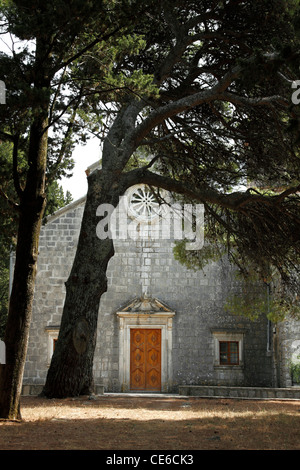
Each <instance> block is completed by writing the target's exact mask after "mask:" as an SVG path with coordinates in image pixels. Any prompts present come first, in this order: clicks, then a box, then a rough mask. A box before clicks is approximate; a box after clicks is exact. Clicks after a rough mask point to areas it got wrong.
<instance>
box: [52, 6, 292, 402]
mask: <svg viewBox="0 0 300 470" xmlns="http://www.w3.org/2000/svg"><path fill="white" fill-rule="evenodd" d="M298 21H299V7H298V3H297V2H294V1H284V0H282V1H278V0H276V1H275V0H274V1H264V0H251V1H239V0H226V1H225V0H224V1H203V2H198V1H196V2H195V1H186V0H184V1H182V0H175V1H172V2H170V1H164V2H157V7H156V8H155V9H154V10H152V11H151V12H148V13H147V12H146V14H145V15H144V16H141V17H140V18H139V21H138V24H137V25H136V28H135V29H134V30H133V32H132V35H131V38H132V37H134V35H135V37H136V38H138V37H139V38H140V42H139V48H138V52H137V51H136V50H134V49H133V50H132V51H131V53H128V54H127V55H125V57H124V56H122V57H119V56H118V54H114V51H113V50H112V49H111V48H110V47H109V45H107V49H106V50H105V51H104V50H103V49H100V50H99V51H97V53H96V54H95V55H89V56H88V57H87V58H86V60H83V61H81V63H80V67H78V69H77V73H78V74H79V77H81V78H82V79H83V77H84V76H85V74H86V73H87V72H88V73H89V74H92V75H94V80H93V81H91V82H90V83H89V84H88V85H87V86H88V87H89V89H90V91H91V92H92V91H94V90H95V88H96V87H97V86H98V83H99V78H98V79H97V77H99V73H100V72H101V67H102V64H103V58H104V57H105V56H107V54H111V57H112V61H111V66H110V68H109V76H108V77H107V81H106V84H107V91H106V93H104V94H102V95H101V94H98V95H93V100H88V99H87V101H86V103H85V105H86V107H85V112H84V113H82V114H81V118H82V120H83V122H86V120H87V121H89V120H90V122H92V123H94V122H96V121H97V119H99V118H101V134H100V133H99V138H102V139H103V154H102V167H101V169H99V170H98V171H95V172H93V173H92V174H91V175H90V176H89V177H88V194H87V200H86V205H85V210H84V215H83V221H82V227H81V232H80V237H79V243H78V248H77V252H76V256H75V259H74V264H73V268H72V270H71V273H70V277H69V279H68V281H67V283H66V299H65V305H64V310H63V316H62V322H61V327H60V334H59V338H58V342H57V346H56V348H55V352H54V355H53V358H52V362H51V366H50V369H49V372H48V377H47V381H46V384H45V387H44V394H45V395H46V396H48V397H65V396H70V395H79V394H81V393H90V392H91V391H92V390H93V372H92V367H93V357H94V350H95V341H96V328H97V318H98V310H99V303H100V299H101V295H102V294H103V293H104V292H105V291H106V288H107V280H106V269H107V265H108V262H109V260H110V259H111V257H112V256H113V254H114V248H113V241H112V240H111V239H110V238H106V239H104V240H103V239H101V240H100V239H99V238H98V237H97V234H96V226H97V223H98V222H99V217H98V216H97V208H98V207H99V206H101V205H102V204H111V205H113V206H116V205H117V204H118V202H119V197H120V196H122V195H123V194H124V192H125V191H126V189H127V188H129V187H130V186H132V185H134V184H138V183H144V184H147V185H149V186H151V187H156V188H163V189H166V190H168V191H171V192H172V193H173V194H174V196H175V197H178V195H180V197H184V198H185V200H189V201H191V202H195V201H200V202H201V203H203V204H204V205H205V212H206V236H207V237H209V239H210V240H211V241H214V242H215V243H216V244H220V243H222V244H224V243H225V246H226V248H227V251H228V252H229V253H230V254H231V256H232V259H233V260H234V261H235V262H236V263H237V264H238V265H239V266H240V267H241V268H242V269H244V268H245V267H246V266H247V265H249V264H251V265H252V268H253V267H254V269H255V270H257V271H258V272H259V274H260V275H261V276H262V277H264V276H269V275H270V273H271V272H272V273H273V272H274V271H276V272H277V273H278V275H279V276H280V277H281V279H282V280H283V281H285V282H286V283H287V284H289V287H290V288H291V286H293V287H295V286H296V287H297V280H296V283H295V282H294V279H295V278H294V272H295V271H296V272H297V271H298V269H299V232H300V230H299V229H300V224H299V222H300V221H299V146H298V143H297V135H298V133H299V109H298V108H297V107H296V106H295V105H294V104H293V102H292V101H291V95H292V91H293V90H292V82H293V80H296V79H297V73H298V72H299V70H298V66H299V53H298V46H299V34H298V29H297V28H298V25H299V22H298ZM128 41H129V39H128ZM136 77H139V78H140V87H139V88H137V89H135V90H134V93H133V91H132V90H131V89H130V88H131V87H132V86H133V83H134V79H135V78H136ZM117 83H119V86H120V85H122V88H119V89H118V90H116V84H117ZM295 124H296V126H295ZM138 151H139V152H141V151H145V152H147V153H148V154H149V155H151V156H152V157H151V158H150V160H149V161H148V162H147V164H145V163H142V162H141V160H140V159H139V158H137V152H138ZM249 184H250V186H249ZM243 187H245V189H242V188H243ZM93 227H94V229H93ZM100 328H101V325H100ZM78 331H80V332H81V343H82V344H81V347H80V348H78V347H77V346H78V345H77V343H76V342H74V338H75V337H76V333H77V332H78Z"/></svg>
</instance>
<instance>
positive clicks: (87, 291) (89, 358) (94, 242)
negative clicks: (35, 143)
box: [42, 171, 118, 398]
mask: <svg viewBox="0 0 300 470" xmlns="http://www.w3.org/2000/svg"><path fill="white" fill-rule="evenodd" d="M88 182H89V189H88V194H87V200H86V205H85V209H84V215H83V220H82V225H81V232H80V236H79V241H78V249H77V253H76V256H75V259H74V263H73V267H72V271H71V273H70V276H69V279H68V280H67V282H66V298H65V304H64V312H63V316H62V323H61V326H60V332H59V337H58V341H57V343H56V347H55V351H54V354H53V357H52V361H51V365H50V368H49V371H48V375H47V380H46V384H45V386H44V389H43V392H42V395H44V396H47V397H48V398H54V397H56V398H61V397H67V396H78V395H82V394H84V395H85V394H91V393H93V385H94V382H93V359H94V351H95V346H96V333H97V320H98V310H99V304H100V299H101V296H102V294H103V293H104V292H106V290H107V278H106V269H107V265H108V262H109V260H110V259H111V257H112V256H113V254H114V247H113V241H112V240H111V239H110V238H107V239H105V240H101V239H99V238H98V237H97V233H96V226H97V222H98V221H99V217H97V215H96V212H97V207H98V206H99V205H100V204H105V203H106V204H108V203H109V204H114V205H116V203H117V201H118V189H117V188H118V185H115V189H112V186H113V184H112V181H111V179H110V178H108V177H107V178H106V177H105V176H104V175H103V174H102V175H101V172H100V171H97V172H95V173H93V174H92V175H91V176H90V177H89V178H88ZM95 266H97V269H95ZM74 298H76V299H78V301H77V302H76V303H74Z"/></svg>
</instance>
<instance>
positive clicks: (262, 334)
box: [23, 188, 300, 393]
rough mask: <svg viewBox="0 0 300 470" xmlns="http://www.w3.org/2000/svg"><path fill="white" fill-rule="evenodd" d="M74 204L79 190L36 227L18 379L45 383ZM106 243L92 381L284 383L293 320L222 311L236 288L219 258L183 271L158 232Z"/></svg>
mask: <svg viewBox="0 0 300 470" xmlns="http://www.w3.org/2000/svg"><path fill="white" fill-rule="evenodd" d="M138 190H139V188H133V190H132V189H131V190H130V191H129V194H131V196H136V194H137V191H138ZM138 194H139V195H141V192H139V193H138ZM84 204H85V198H82V199H80V200H78V201H76V202H74V203H72V204H70V205H68V206H67V207H65V208H63V209H61V210H59V211H57V212H56V213H55V214H54V215H53V216H51V217H50V218H49V219H48V221H47V224H46V225H45V226H43V228H42V231H41V235H40V252H39V259H38V274H37V281H36V288H35V299H34V308H33V319H32V324H31V330H30V338H29V346H28V353H27V360H26V366H25V372H24V381H23V383H24V387H26V386H28V387H29V386H34V387H36V389H38V387H42V385H43V384H44V383H45V379H46V375H47V370H48V367H49V364H50V361H51V356H52V354H53V348H54V347H55V341H56V339H57V336H58V332H59V326H60V321H61V315H62V310H63V305H64V296H65V282H66V280H67V278H68V275H69V272H70V269H71V266H72V262H73V258H74V255H75V250H76V245H77V240H78V235H79V230H80V225H81V219H82V215H83V210H84ZM135 207H136V208H139V207H140V206H138V205H136V206H135ZM126 217H129V218H130V217H131V219H132V217H133V214H132V213H131V214H129V213H128V212H127V213H126ZM144 222H145V221H144ZM114 246H115V255H114V257H113V258H112V259H111V261H110V262H109V266H108V272H107V276H108V290H107V292H106V293H105V294H104V295H103V296H102V299H101V305H100V308H99V318H98V333H97V346H96V351H95V359H94V379H95V384H96V386H97V385H103V386H104V391H106V392H128V391H130V392H145V391H146V392H155V393H166V392H169V393H177V392H178V390H179V388H180V387H181V386H199V385H206V386H210V385H213V386H239V387H291V385H292V382H291V376H290V372H289V360H290V357H291V355H292V354H294V356H295V357H296V356H297V355H298V354H300V326H299V323H297V322H294V323H291V322H285V323H284V324H283V325H272V324H270V322H269V321H268V320H267V318H266V316H265V315H264V314H263V313H262V314H261V315H259V316H258V318H257V319H256V320H254V321H251V320H249V319H246V318H244V317H241V316H239V315H235V314H228V313H226V312H225V309H224V306H225V302H226V298H227V296H228V293H229V292H231V291H232V289H235V288H238V287H239V285H238V281H237V279H236V276H235V272H234V269H233V267H232V266H230V265H229V264H228V263H227V262H226V261H221V262H219V263H214V262H211V263H210V264H209V265H208V266H207V267H206V268H204V269H203V270H202V271H194V270H190V269H188V268H186V267H185V266H183V265H182V264H180V263H179V262H178V261H176V260H175V259H174V256H173V246H174V240H170V239H163V238H161V237H149V236H141V235H140V236H138V237H127V239H116V240H114Z"/></svg>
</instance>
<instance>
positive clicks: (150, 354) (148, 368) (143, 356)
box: [130, 328, 161, 391]
mask: <svg viewBox="0 0 300 470" xmlns="http://www.w3.org/2000/svg"><path fill="white" fill-rule="evenodd" d="M130 389H131V390H139V391H160V390H161V330H160V329H148V328H145V329H140V328H139V329H131V330H130Z"/></svg>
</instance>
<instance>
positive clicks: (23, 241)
mask: <svg viewBox="0 0 300 470" xmlns="http://www.w3.org/2000/svg"><path fill="white" fill-rule="evenodd" d="M41 215H42V208H40V209H39V210H38V211H33V210H32V206H28V205H27V207H26V208H24V210H23V211H22V213H21V216H20V222H19V231H18V246H17V252H16V264H15V273H14V281H13V286H12V292H11V298H10V303H9V312H8V318H7V324H6V332H5V337H4V342H5V348H6V364H5V365H2V366H1V367H2V369H1V373H0V417H1V418H6V419H21V413H20V395H21V390H22V380H23V372H24V366H25V359H26V352H27V344H28V336H29V327H30V321H31V312H32V302H33V295H34V284H35V277H36V265H37V254H38V239H39V233H40V225H41V219H42V217H41Z"/></svg>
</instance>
